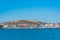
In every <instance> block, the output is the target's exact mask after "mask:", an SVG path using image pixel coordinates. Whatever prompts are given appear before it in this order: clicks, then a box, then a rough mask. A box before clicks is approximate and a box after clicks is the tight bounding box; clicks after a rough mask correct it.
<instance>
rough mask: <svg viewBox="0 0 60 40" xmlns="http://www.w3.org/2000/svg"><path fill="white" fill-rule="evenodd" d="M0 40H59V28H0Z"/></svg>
mask: <svg viewBox="0 0 60 40" xmlns="http://www.w3.org/2000/svg"><path fill="white" fill-rule="evenodd" d="M0 40H60V28H32V29H29V28H27V29H23V28H22V29H0Z"/></svg>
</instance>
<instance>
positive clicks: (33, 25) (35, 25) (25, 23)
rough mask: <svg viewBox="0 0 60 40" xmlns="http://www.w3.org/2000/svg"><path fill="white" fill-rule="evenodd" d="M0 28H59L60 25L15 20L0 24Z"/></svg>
mask: <svg viewBox="0 0 60 40" xmlns="http://www.w3.org/2000/svg"><path fill="white" fill-rule="evenodd" d="M0 28H60V23H46V22H42V21H36V20H16V21H9V22H2V23H0Z"/></svg>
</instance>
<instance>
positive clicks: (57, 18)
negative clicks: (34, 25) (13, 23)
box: [0, 0, 60, 22]
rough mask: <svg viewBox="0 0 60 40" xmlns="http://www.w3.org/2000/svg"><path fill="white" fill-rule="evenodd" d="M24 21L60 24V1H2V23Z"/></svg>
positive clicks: (0, 7)
mask: <svg viewBox="0 0 60 40" xmlns="http://www.w3.org/2000/svg"><path fill="white" fill-rule="evenodd" d="M22 19H27V20H41V21H43V22H60V1H59V0H0V22H5V21H10V20H22Z"/></svg>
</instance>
